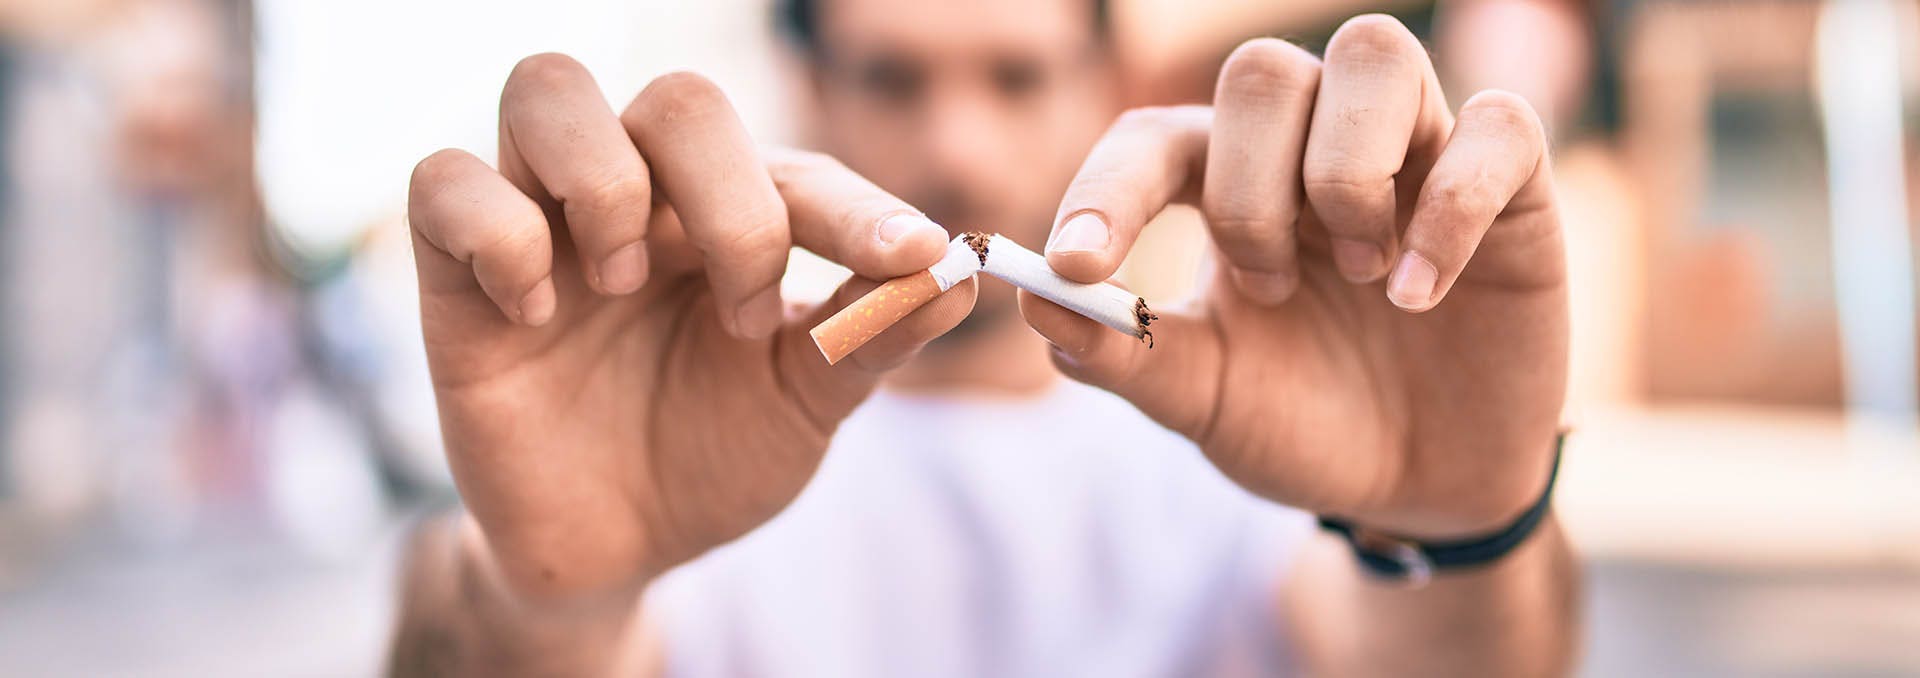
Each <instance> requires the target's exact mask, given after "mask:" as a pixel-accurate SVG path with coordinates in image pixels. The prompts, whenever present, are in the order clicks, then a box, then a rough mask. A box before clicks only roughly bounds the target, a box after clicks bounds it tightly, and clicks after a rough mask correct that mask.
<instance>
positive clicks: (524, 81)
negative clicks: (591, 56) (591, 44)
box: [507, 52, 587, 91]
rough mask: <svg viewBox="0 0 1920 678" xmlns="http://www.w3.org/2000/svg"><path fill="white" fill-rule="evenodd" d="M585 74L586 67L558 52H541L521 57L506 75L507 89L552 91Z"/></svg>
mask: <svg viewBox="0 0 1920 678" xmlns="http://www.w3.org/2000/svg"><path fill="white" fill-rule="evenodd" d="M583 76H587V67H586V66H582V65H581V64H580V62H579V61H575V60H574V58H573V57H570V56H567V55H565V54H561V53H559V52H542V53H539V54H535V55H533V56H529V57H527V58H524V59H521V60H520V62H519V63H516V64H514V65H513V72H512V73H510V74H508V75H507V89H508V90H509V91H511V90H517V89H522V88H525V89H531V90H537V91H552V90H554V89H560V88H564V87H568V86H571V85H572V84H574V83H576V82H579V81H580V79H581V78H582V77H583Z"/></svg>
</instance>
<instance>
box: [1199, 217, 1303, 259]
mask: <svg viewBox="0 0 1920 678" xmlns="http://www.w3.org/2000/svg"><path fill="white" fill-rule="evenodd" d="M1207 222H1208V223H1209V224H1211V225H1212V226H1213V237H1214V240H1215V242H1217V243H1218V244H1219V245H1220V251H1221V252H1222V253H1224V254H1226V255H1227V258H1229V259H1232V260H1233V262H1234V263H1236V264H1241V265H1247V264H1250V263H1277V262H1275V261H1274V260H1275V259H1276V258H1278V256H1279V255H1281V254H1282V253H1283V252H1284V251H1285V249H1286V247H1287V246H1288V245H1290V244H1291V242H1292V232H1293V229H1292V227H1291V226H1290V225H1287V224H1284V223H1282V222H1280V221H1278V220H1275V219H1258V218H1250V217H1221V218H1211V217H1210V218H1208V219H1207Z"/></svg>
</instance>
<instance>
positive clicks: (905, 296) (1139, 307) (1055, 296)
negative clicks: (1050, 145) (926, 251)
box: [812, 233, 1159, 365]
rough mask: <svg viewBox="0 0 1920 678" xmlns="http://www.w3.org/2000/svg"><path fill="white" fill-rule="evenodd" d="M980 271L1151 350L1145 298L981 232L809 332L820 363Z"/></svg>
mask: <svg viewBox="0 0 1920 678" xmlns="http://www.w3.org/2000/svg"><path fill="white" fill-rule="evenodd" d="M980 272H985V273H988V274H991V275H993V276H994V277H997V278H999V279H1001V280H1005V281H1007V282H1008V283H1010V284H1012V285H1013V286H1014V287H1018V288H1020V289H1023V290H1026V291H1028V292H1031V293H1033V294H1036V295H1039V296H1040V297H1041V298H1043V299H1046V300H1048V301H1052V302H1053V303H1056V304H1059V305H1061V306H1062V307H1064V308H1067V309H1069V310H1072V311H1073V312H1075V313H1079V314H1080V315H1084V316H1086V317H1088V318H1091V319H1093V320H1095V321H1098V322H1099V323H1100V324H1102V325H1106V326H1108V327H1111V328H1113V329H1115V330H1117V331H1119V332H1121V333H1124V334H1127V335H1129V336H1132V337H1134V338H1136V339H1140V340H1142V341H1145V342H1147V346H1148V347H1152V346H1153V332H1152V331H1150V330H1148V329H1147V326H1148V325H1150V324H1152V323H1153V320H1154V319H1155V318H1158V317H1159V316H1157V315H1154V314H1153V312H1152V311H1150V310H1148V308H1147V300H1145V299H1142V298H1140V297H1137V296H1134V295H1133V293H1131V292H1128V291H1126V290H1124V289H1121V288H1119V287H1117V286H1115V285H1113V284H1112V283H1105V282H1101V283H1092V284H1088V283H1079V282H1074V281H1072V280H1068V279H1066V278H1063V277H1060V274H1058V273H1054V272H1053V269H1052V268H1049V267H1048V266H1047V261H1046V259H1043V258H1041V256H1040V255H1038V254H1034V253H1033V251H1032V250H1029V249H1027V248H1024V247H1021V246H1020V243H1017V242H1014V241H1013V240H1011V239H1009V238H1003V237H999V236H997V235H988V234H985V233H968V234H965V235H962V236H960V237H957V238H954V239H953V242H951V243H949V244H948V245H947V253H946V255H945V256H943V257H941V259H940V261H939V262H937V263H935V264H934V265H933V267H931V268H928V269H927V270H925V271H921V272H918V273H914V274H911V275H907V276H902V277H899V278H894V279H892V280H889V281H887V282H885V283H882V284H881V285H880V286H879V287H877V288H875V289H874V290H873V291H872V292H869V293H867V295H866V296H863V297H861V298H860V299H859V300H857V301H855V302H853V303H852V304H851V305H848V306H847V307H846V308H844V309H841V310H840V312H839V313H835V314H833V317H831V318H828V319H826V320H825V321H824V322H821V323H820V324H819V325H816V326H814V328H813V331H812V335H813V342H814V344H815V345H816V346H818V347H819V348H820V354H821V355H822V356H825V357H826V359H827V364H829V365H831V364H835V363H838V362H840V360H841V359H842V358H845V357H847V355H849V354H851V353H853V352H854V351H855V350H857V349H859V348H860V347H861V346H863V345H865V344H866V343H867V342H868V341H869V340H872V339H873V338H874V337H876V336H879V334H880V333H881V332H882V331H885V330H886V329H887V328H888V327H890V326H892V325H893V324H894V323H895V322H898V321H899V320H900V319H901V318H903V317H905V316H906V315H907V314H908V313H911V312H913V310H914V309H916V308H919V307H920V305H921V304H924V303H926V302H927V301H928V300H930V299H932V298H934V297H935V296H937V295H939V294H940V293H941V292H945V291H947V289H948V288H950V287H952V286H953V285H954V284H956V283H958V282H959V281H961V280H964V279H966V278H968V277H971V276H972V275H974V274H975V273H980Z"/></svg>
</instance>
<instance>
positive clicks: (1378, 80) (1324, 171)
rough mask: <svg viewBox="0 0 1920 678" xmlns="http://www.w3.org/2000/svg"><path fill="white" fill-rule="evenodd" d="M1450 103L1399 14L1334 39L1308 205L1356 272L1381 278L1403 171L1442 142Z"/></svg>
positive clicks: (1351, 26) (1323, 80)
mask: <svg viewBox="0 0 1920 678" xmlns="http://www.w3.org/2000/svg"><path fill="white" fill-rule="evenodd" d="M1446 117H1447V110H1446V102H1445V100H1444V99H1443V98H1442V97H1441V94H1440V86H1439V84H1438V80H1436V79H1435V76H1434V75H1433V65H1432V63H1431V62H1429V61H1428V59H1427V53H1426V51H1425V50H1424V49H1422V48H1421V46H1420V41H1419V40H1418V39H1416V38H1414V36H1413V33H1411V32H1409V31H1408V30H1407V28H1406V27H1405V26H1402V25H1400V22H1399V21H1396V20H1394V19H1393V18H1392V17H1388V16H1385V15H1377V14H1376V15H1367V16H1362V17H1358V18H1355V19H1353V20H1350V21H1348V22H1347V23H1346V24H1345V25H1342V26H1341V27H1340V30H1339V31H1337V32H1335V33H1334V35H1333V38H1332V39H1330V40H1329V41H1328V42H1327V53H1326V64H1325V65H1324V66H1322V67H1321V72H1320V90H1319V93H1318V94H1317V96H1316V97H1315V102H1314V108H1313V125H1312V128H1311V130H1310V131H1309V132H1308V135H1307V151H1306V159H1305V164H1304V165H1303V166H1302V168H1301V178H1302V184H1303V185H1304V187H1305V189H1306V195H1307V203H1308V204H1309V205H1311V206H1312V207H1313V211H1314V214H1315V215H1317V216H1318V217H1319V218H1320V221H1321V223H1322V224H1324V225H1325V226H1326V229H1327V234H1328V236H1330V246H1331V249H1332V250H1333V260H1334V265H1335V266H1336V267H1338V268H1339V270H1340V273H1341V275H1342V276H1344V277H1346V278H1347V279H1348V280H1350V281H1353V282H1356V283H1362V282H1371V281H1374V280H1378V279H1379V278H1380V276H1382V275H1385V274H1386V272H1387V266H1388V263H1389V262H1390V261H1391V260H1392V259H1391V257H1392V255H1393V254H1394V253H1395V251H1396V250H1397V248H1398V240H1399V238H1398V234H1397V233H1396V228H1395V216H1396V212H1395V201H1396V196H1395V194H1394V187H1395V183H1394V178H1395V175H1397V174H1400V172H1401V171H1402V170H1403V169H1405V168H1406V165H1407V159H1408V152H1409V149H1410V148H1418V147H1421V146H1423V145H1425V144H1429V143H1432V144H1437V143H1438V140H1439V139H1441V138H1442V137H1441V136H1440V135H1441V134H1442V133H1443V132H1444V130H1445V129H1446V122H1447V120H1446Z"/></svg>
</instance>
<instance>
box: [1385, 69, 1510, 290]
mask: <svg viewBox="0 0 1920 678" xmlns="http://www.w3.org/2000/svg"><path fill="white" fill-rule="evenodd" d="M1545 154H1546V136H1545V132H1544V131H1543V129H1542V126H1541V124H1540V118H1539V116H1538V115H1536V114H1535V113H1534V111H1533V107H1532V106H1529V105H1528V104H1527V102H1526V100H1525V99H1522V98H1520V97H1519V96H1518V95H1515V94H1511V93H1508V92H1500V91H1491V90H1490V91H1486V92H1481V93H1479V94H1476V95H1474V97H1473V98H1472V99H1468V100H1467V103H1466V104H1464V105H1463V106H1461V108H1460V115H1459V120H1458V121H1456V122H1455V123H1454V126H1453V135H1452V137H1451V138H1449V139H1448V140H1447V144H1446V149H1445V150H1443V151H1441V153H1440V159H1439V160H1438V161H1436V162H1435V163H1434V165H1433V169H1432V171H1430V172H1429V173H1428V174H1427V181H1426V184H1425V185H1423V186H1421V188H1420V198H1419V201H1418V202H1417V203H1415V208H1414V213H1413V220H1412V221H1411V222H1410V223H1409V224H1408V226H1407V236H1406V252H1405V253H1404V254H1402V255H1401V258H1400V261H1399V263H1398V264H1396V265H1395V266H1394V269H1393V274H1392V276H1391V277H1390V278H1389V279H1388V281H1387V298H1388V299H1390V300H1392V301H1393V303H1394V304H1395V305H1397V306H1399V307H1401V308H1403V309H1406V310H1409V311H1424V310H1427V309H1429V308H1432V307H1433V306H1434V305H1435V304H1438V303H1440V299H1441V298H1443V297H1445V296H1446V294H1447V291H1448V290H1449V289H1452V287H1453V283H1454V281H1455V280H1456V279H1457V278H1459V276H1460V272H1461V271H1462V270H1464V269H1465V268H1466V266H1467V260H1468V259H1469V258H1471V257H1472V256H1473V253H1474V250H1475V249H1476V248H1478V247H1479V245H1480V240H1481V238H1482V236H1484V235H1486V233H1487V229H1488V228H1489V227H1490V226H1492V225H1493V221H1494V219H1495V218H1496V217H1498V216H1500V213H1501V212H1502V211H1504V210H1506V209H1507V207H1508V205H1509V203H1510V202H1512V201H1513V199H1514V197H1515V196H1516V195H1517V194H1519V193H1520V192H1521V190H1522V189H1523V188H1525V187H1527V186H1528V185H1530V184H1538V183H1539V182H1538V176H1539V174H1540V172H1539V169H1540V167H1541V165H1542V164H1543V161H1544V158H1545ZM1541 190H1544V189H1541Z"/></svg>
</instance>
